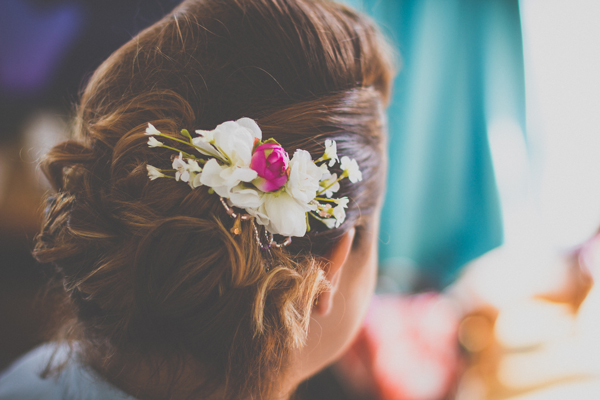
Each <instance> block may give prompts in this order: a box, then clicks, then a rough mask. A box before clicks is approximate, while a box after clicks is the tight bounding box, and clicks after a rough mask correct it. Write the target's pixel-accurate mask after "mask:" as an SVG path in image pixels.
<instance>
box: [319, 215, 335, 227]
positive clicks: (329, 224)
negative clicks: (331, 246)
mask: <svg viewBox="0 0 600 400" xmlns="http://www.w3.org/2000/svg"><path fill="white" fill-rule="evenodd" d="M321 222H322V223H324V224H325V226H326V227H327V229H333V228H337V226H336V225H337V221H336V219H335V218H322V219H321Z"/></svg>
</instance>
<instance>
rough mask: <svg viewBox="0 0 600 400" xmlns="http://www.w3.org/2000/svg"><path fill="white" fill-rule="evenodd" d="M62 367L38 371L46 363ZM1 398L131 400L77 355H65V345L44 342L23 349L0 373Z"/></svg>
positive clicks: (24, 399) (14, 399)
mask: <svg viewBox="0 0 600 400" xmlns="http://www.w3.org/2000/svg"><path fill="white" fill-rule="evenodd" d="M65 362H66V364H65V367H64V368H63V369H61V370H60V371H59V372H58V373H56V374H52V375H51V376H50V377H47V378H43V377H42V376H41V374H42V372H43V371H44V369H46V367H47V366H48V365H49V363H52V365H53V366H54V365H60V364H62V363H65ZM0 399H2V400H41V399H44V400H71V399H73V400H75V399H77V400H80V399H81V400H84V399H85V400H135V399H134V398H133V397H131V396H128V395H127V394H125V393H124V392H122V391H120V390H118V389H117V388H115V387H114V386H112V385H110V384H109V383H108V382H106V381H104V380H103V379H102V378H101V377H100V376H98V374H96V373H95V372H94V371H93V370H92V369H91V368H88V367H86V366H84V365H83V364H81V363H80V362H79V361H78V360H77V357H76V356H75V357H72V358H69V349H68V347H67V346H65V345H57V344H52V343H51V344H45V345H42V346H40V347H38V348H36V349H34V350H32V351H31V352H29V353H27V354H26V355H24V356H23V357H21V358H20V359H19V360H17V361H16V362H15V363H14V364H13V365H11V366H10V367H9V368H8V369H7V370H6V371H4V372H3V373H2V374H1V375H0Z"/></svg>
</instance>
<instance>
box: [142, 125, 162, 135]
mask: <svg viewBox="0 0 600 400" xmlns="http://www.w3.org/2000/svg"><path fill="white" fill-rule="evenodd" d="M144 134H145V135H150V136H152V135H160V131H159V130H158V129H156V128H155V127H154V125H152V124H151V123H149V122H148V127H147V128H146V132H145V133H144Z"/></svg>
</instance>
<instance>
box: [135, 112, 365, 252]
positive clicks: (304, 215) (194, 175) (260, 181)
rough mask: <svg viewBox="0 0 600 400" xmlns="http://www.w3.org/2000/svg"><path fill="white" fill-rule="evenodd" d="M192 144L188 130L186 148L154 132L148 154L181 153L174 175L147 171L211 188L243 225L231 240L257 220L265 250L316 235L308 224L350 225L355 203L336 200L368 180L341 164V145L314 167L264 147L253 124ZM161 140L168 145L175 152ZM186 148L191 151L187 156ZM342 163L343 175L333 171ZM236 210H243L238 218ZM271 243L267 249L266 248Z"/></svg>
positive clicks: (242, 122) (273, 145) (303, 154)
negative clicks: (343, 188)
mask: <svg viewBox="0 0 600 400" xmlns="http://www.w3.org/2000/svg"><path fill="white" fill-rule="evenodd" d="M196 133H197V136H196V137H192V136H191V135H190V134H189V132H188V131H187V130H185V129H183V130H182V131H181V134H182V135H183V136H184V137H185V138H187V140H183V139H179V138H176V137H173V136H169V135H165V134H163V133H161V132H160V131H158V130H157V129H156V128H155V127H154V126H153V125H152V124H150V123H149V124H148V128H147V129H146V135H148V136H150V138H149V139H148V146H150V147H164V148H167V149H170V150H173V151H175V152H176V153H177V155H176V156H173V157H172V163H173V169H168V170H163V169H159V168H156V167H153V166H152V165H147V169H148V177H149V178H150V179H151V180H154V179H157V178H171V179H175V180H177V181H182V182H186V183H187V184H188V185H189V186H190V187H191V188H192V189H195V188H197V187H200V186H207V187H209V191H211V192H214V193H216V194H217V195H219V196H220V197H221V202H222V204H223V206H224V207H225V209H226V210H227V213H228V214H229V215H230V216H231V217H232V218H235V219H236V222H235V224H234V227H233V228H232V232H233V233H234V234H239V233H240V232H241V227H240V225H241V221H243V220H249V219H253V220H254V221H255V222H256V224H258V225H262V226H264V228H265V232H264V236H265V240H266V242H263V240H261V238H260V234H259V231H258V229H257V227H256V225H254V232H255V236H256V240H257V242H258V243H259V244H260V245H261V248H263V249H269V248H270V247H271V246H272V245H276V246H278V247H281V246H285V245H287V244H289V243H290V242H291V239H290V238H289V237H291V236H297V237H301V236H304V235H305V234H306V232H307V231H309V230H310V224H309V216H310V217H312V218H314V219H316V220H318V221H321V222H322V223H323V224H324V225H325V226H327V228H329V229H331V228H337V227H339V226H340V225H341V224H342V223H343V222H344V220H345V218H346V211H345V209H346V207H347V206H348V198H347V197H341V198H334V197H333V195H334V193H336V192H337V191H338V190H339V189H340V184H339V182H340V180H342V179H344V178H348V179H349V180H350V181H351V182H352V183H355V182H357V181H360V180H362V174H361V172H360V169H359V167H358V164H357V162H356V160H353V159H350V158H348V157H345V156H344V157H342V158H341V160H339V159H338V156H337V148H336V143H335V141H333V140H326V141H325V152H324V153H323V156H321V157H320V158H319V159H317V160H316V161H313V159H312V157H311V155H310V153H309V152H308V151H306V150H300V149H299V150H296V152H295V153H294V155H293V157H292V158H291V159H290V158H289V155H288V153H287V152H286V151H285V150H284V148H283V147H282V146H281V145H280V144H279V143H277V141H276V140H275V139H272V138H271V139H267V140H265V141H263V140H262V132H261V130H260V128H259V127H258V125H257V124H256V122H255V121H254V120H252V119H250V118H240V119H238V120H237V121H227V122H224V123H222V124H220V125H218V126H217V127H216V128H215V129H213V130H211V131H203V130H197V131H196ZM156 137H159V138H165V139H168V140H170V141H172V142H174V143H176V144H179V146H176V145H173V146H171V144H172V143H169V145H167V144H165V143H163V142H161V141H159V140H158V139H157V138H156ZM180 145H185V147H184V149H185V150H186V151H184V150H182V149H180V147H182V146H180ZM336 163H339V164H340V168H341V170H342V173H341V174H340V176H339V177H338V176H337V174H336V173H331V172H330V171H329V168H330V167H333V166H334V165H335V164H336ZM232 207H236V208H239V209H243V210H245V211H246V213H247V214H239V213H236V212H235V211H234V209H233V208H232ZM273 235H282V236H288V239H286V240H285V241H284V242H283V243H281V244H278V243H275V242H274V241H273ZM265 243H266V244H265Z"/></svg>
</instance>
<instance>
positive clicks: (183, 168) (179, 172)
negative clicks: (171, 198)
mask: <svg viewBox="0 0 600 400" xmlns="http://www.w3.org/2000/svg"><path fill="white" fill-rule="evenodd" d="M173 169H174V170H175V171H176V172H175V180H176V181H179V180H181V181H183V182H187V181H189V180H190V171H189V166H188V165H187V163H186V162H185V160H184V159H183V155H182V154H181V153H179V155H178V156H177V157H175V158H174V159H173Z"/></svg>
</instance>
